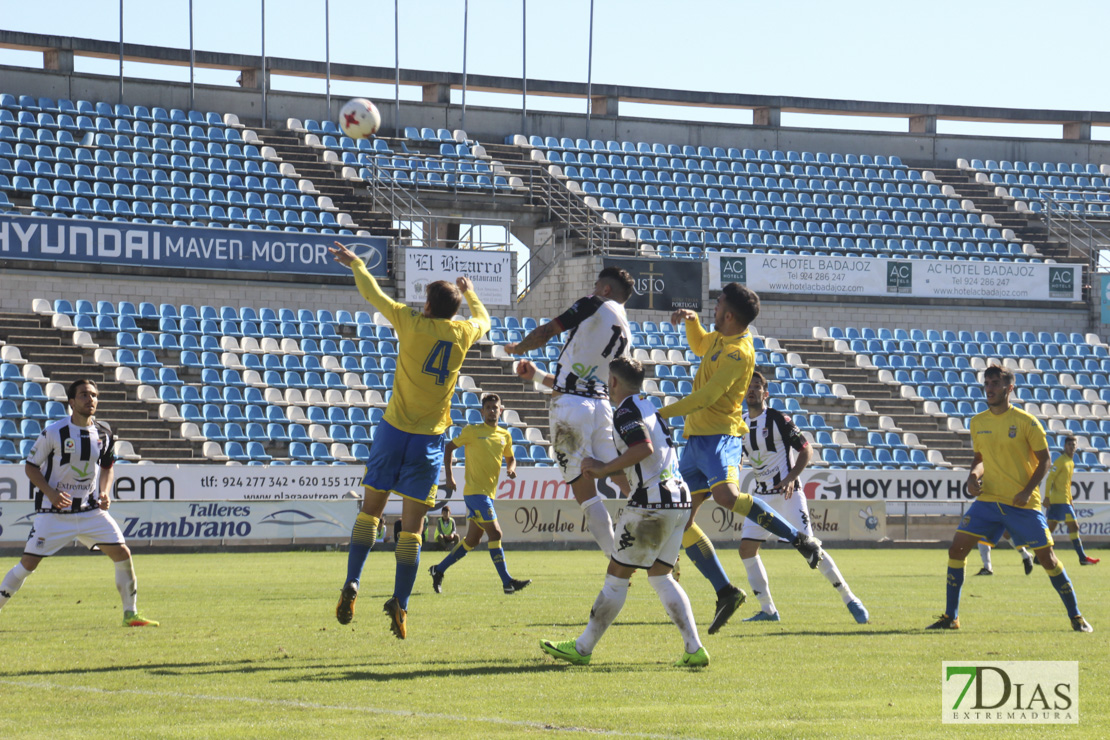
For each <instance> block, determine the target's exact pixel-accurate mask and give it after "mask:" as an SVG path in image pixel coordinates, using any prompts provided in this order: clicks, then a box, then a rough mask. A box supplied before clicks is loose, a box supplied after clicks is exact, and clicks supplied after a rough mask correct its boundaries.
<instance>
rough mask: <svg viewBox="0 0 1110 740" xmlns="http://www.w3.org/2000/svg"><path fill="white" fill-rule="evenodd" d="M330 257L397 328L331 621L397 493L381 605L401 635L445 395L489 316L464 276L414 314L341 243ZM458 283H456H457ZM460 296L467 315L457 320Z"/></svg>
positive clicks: (436, 291)
mask: <svg viewBox="0 0 1110 740" xmlns="http://www.w3.org/2000/svg"><path fill="white" fill-rule="evenodd" d="M328 251H330V252H331V254H332V257H333V258H334V259H335V261H336V262H339V263H340V264H342V265H344V266H346V267H350V268H351V272H352V273H353V274H354V278H355V284H356V285H357V286H358V290H359V292H360V293H361V294H362V297H363V298H365V299H366V300H367V302H369V303H370V305H372V306H373V307H374V308H376V309H377V310H378V311H381V312H382V315H384V316H385V317H386V318H387V319H389V321H390V323H392V324H393V327H394V329H395V330H396V332H397V339H398V357H397V373H396V374H395V375H394V379H393V395H392V397H391V398H390V400H389V405H388V406H387V407H386V410H385V416H384V417H383V418H382V422H381V423H380V424H378V427H377V429H376V430H375V432H374V443H373V445H371V447H370V456H369V458H368V459H367V460H366V476H365V477H364V478H363V480H362V483H363V486H365V489H366V495H365V496H364V497H363V500H362V511H360V512H359V514H358V518H357V519H355V524H354V528H353V529H352V530H351V546H350V550H349V552H348V555H347V578H346V580H345V582H344V584H343V589H342V591H341V592H340V597H339V604H338V605H337V606H336V609H335V618H336V619H337V620H339V623H340V624H349V623H350V621H351V619H353V617H354V611H355V598H356V597H357V596H358V585H359V579H360V578H361V576H362V567H363V565H364V564H365V563H366V556H367V555H368V554H369V552H370V548H371V547H373V545H374V541H375V539H376V537H377V530H378V526H379V525H380V523H381V516H382V512H383V511H384V510H385V504H386V501H387V500H388V499H389V494H390V492H393V493H396V494H398V495H399V496H400V497H401V501H402V509H401V533H400V535H399V536H398V537H397V549H396V551H395V557H396V560H397V573H396V577H395V579H394V584H393V596H392V597H391V598H390V599H389V600H388V601H386V602H385V607H384V609H385V612H386V614H388V615H389V620H390V629H391V630H392V631H393V634H394V635H395V636H396V637H397V638H399V639H401V640H403V639H405V637H406V635H407V634H408V627H407V618H408V603H409V595H410V594H411V593H412V586H413V583H414V582H415V580H416V574H417V572H418V571H419V567H420V544H421V541H422V537H421V532H422V531H423V525H424V518H425V516H427V513H428V511H429V510H430V509H431V507H432V506H433V505H434V504H435V500H436V483H437V481H438V480H439V471H440V468H441V467H442V466H443V432H444V430H445V429H447V427H448V426H449V425H450V423H451V414H450V412H451V396H452V394H453V393H454V391H455V383H456V381H457V380H458V377H459V368H460V367H462V363H463V358H464V357H465V356H466V353H467V351H468V350H469V349H470V346H471V345H472V344H474V342H476V341H477V340H478V338H479V337H481V336H482V335H483V334H485V333H486V332H487V331H489V328H490V320H489V314H488V313H486V309H485V306H483V305H482V302H481V301H479V300H478V296H477V295H476V294H475V293H474V286H473V284H472V283H471V282H470V280H469V279H468V278H466V277H460V278H458V279H457V280H456V281H455V285H451V284H450V283H447V282H445V281H443V280H437V281H435V282H434V283H431V284H429V285H428V298H427V301H426V302H425V303H424V307H423V309H422V310H420V311H416V310H414V309H411V308H409V307H408V306H406V305H405V304H403V303H398V302H397V301H394V300H393V299H392V298H390V297H389V296H387V295H386V294H385V293H383V292H382V290H381V288H379V287H378V283H377V281H376V280H374V278H373V276H372V275H370V273H369V272H368V271H367V270H366V265H364V264H363V262H362V260H361V259H359V258H358V257H356V256H355V255H354V253H353V252H351V251H350V250H348V249H347V248H346V247H344V246H343V245H342V244H339V243H338V242H336V246H335V248H334V249H333V248H329V250H328ZM456 286H457V288H456ZM463 299H466V302H467V305H469V306H470V313H471V316H472V318H471V319H469V320H466V321H456V320H454V319H452V317H453V316H454V315H455V314H456V313H458V310H459V308H460V307H461V305H462V301H463Z"/></svg>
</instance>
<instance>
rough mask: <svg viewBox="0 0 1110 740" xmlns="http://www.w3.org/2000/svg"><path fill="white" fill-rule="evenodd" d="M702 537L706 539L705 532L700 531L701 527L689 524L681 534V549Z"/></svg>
mask: <svg viewBox="0 0 1110 740" xmlns="http://www.w3.org/2000/svg"><path fill="white" fill-rule="evenodd" d="M704 539H706V537H705V532H703V531H701V527H699V526H698V525H696V524H691V525H690V528H689V529H687V530H686V531H685V532H684V533H683V534H682V549H683V550H685V549H686V548H687V547H689V546H690V545H696V544H698V543H699V542H701V541H702V540H704Z"/></svg>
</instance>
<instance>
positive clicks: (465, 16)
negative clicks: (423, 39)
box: [448, 0, 470, 131]
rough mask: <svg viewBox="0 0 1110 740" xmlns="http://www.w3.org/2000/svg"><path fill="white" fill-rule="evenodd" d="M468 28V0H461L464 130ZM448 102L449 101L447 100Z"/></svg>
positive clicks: (462, 120) (461, 124) (463, 124)
mask: <svg viewBox="0 0 1110 740" xmlns="http://www.w3.org/2000/svg"><path fill="white" fill-rule="evenodd" d="M469 29H470V0H463V79H462V119H461V120H460V121H459V127H460V128H462V130H463V131H465V130H466V37H467V31H469ZM448 102H450V101H448Z"/></svg>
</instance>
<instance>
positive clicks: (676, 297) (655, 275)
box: [604, 258, 702, 313]
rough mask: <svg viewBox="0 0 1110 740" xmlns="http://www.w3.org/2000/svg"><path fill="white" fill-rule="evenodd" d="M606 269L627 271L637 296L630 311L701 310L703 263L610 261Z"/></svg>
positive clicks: (631, 299)
mask: <svg viewBox="0 0 1110 740" xmlns="http://www.w3.org/2000/svg"><path fill="white" fill-rule="evenodd" d="M604 265H605V267H619V268H621V269H622V270H627V271H628V274H630V275H631V276H632V279H633V280H634V281H635V284H634V286H633V289H634V290H635V295H633V296H632V297H631V298H629V299H628V303H626V304H624V307H625V308H626V309H632V308H646V309H648V310H655V311H666V312H668V313H670V312H671V311H674V310H676V309H679V308H689V309H690V310H692V311H701V293H702V289H701V286H702V278H701V261H700V260H644V259H619V260H618V259H608V258H607V259H606V260H605V262H604Z"/></svg>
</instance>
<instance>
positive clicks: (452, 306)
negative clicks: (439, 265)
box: [427, 280, 462, 319]
mask: <svg viewBox="0 0 1110 740" xmlns="http://www.w3.org/2000/svg"><path fill="white" fill-rule="evenodd" d="M427 293H428V307H429V308H430V309H431V311H432V316H434V317H435V318H437V319H449V318H451V317H452V316H454V315H455V314H457V313H458V312H459V307H461V306H462V293H460V292H459V289H458V288H457V287H455V286H454V285H452V284H451V283H449V282H447V281H446V280H436V281H435V282H434V283H428V290H427Z"/></svg>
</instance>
